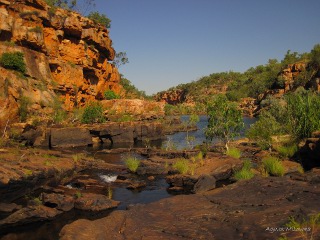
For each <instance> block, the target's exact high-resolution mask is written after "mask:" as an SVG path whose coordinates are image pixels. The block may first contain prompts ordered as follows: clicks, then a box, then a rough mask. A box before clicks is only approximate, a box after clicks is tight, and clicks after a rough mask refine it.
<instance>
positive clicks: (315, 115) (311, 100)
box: [287, 90, 320, 139]
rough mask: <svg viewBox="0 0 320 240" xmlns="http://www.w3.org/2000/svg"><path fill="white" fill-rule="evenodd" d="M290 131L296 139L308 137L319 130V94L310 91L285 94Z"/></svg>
mask: <svg viewBox="0 0 320 240" xmlns="http://www.w3.org/2000/svg"><path fill="white" fill-rule="evenodd" d="M287 108H288V123H289V126H290V132H291V134H292V135H293V136H295V137H296V138H297V139H302V138H305V137H310V136H311V133H312V132H314V131H316V130H320V114H319V109H320V96H319V95H317V94H314V93H312V92H310V91H304V90H302V91H301V92H296V93H293V94H289V95H288V96H287Z"/></svg>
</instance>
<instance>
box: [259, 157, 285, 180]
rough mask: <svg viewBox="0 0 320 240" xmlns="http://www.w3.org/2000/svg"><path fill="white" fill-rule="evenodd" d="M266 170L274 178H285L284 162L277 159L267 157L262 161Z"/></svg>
mask: <svg viewBox="0 0 320 240" xmlns="http://www.w3.org/2000/svg"><path fill="white" fill-rule="evenodd" d="M262 164H263V166H264V168H265V170H266V171H267V172H268V173H269V174H270V175H272V176H283V175H284V173H285V169H284V166H283V165H282V162H281V161H280V160H279V159H278V158H275V157H266V158H264V159H263V160H262Z"/></svg>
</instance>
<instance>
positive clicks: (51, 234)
mask: <svg viewBox="0 0 320 240" xmlns="http://www.w3.org/2000/svg"><path fill="white" fill-rule="evenodd" d="M187 120H188V116H182V121H187ZM254 121H255V119H253V118H244V122H245V126H246V127H248V126H249V125H250V124H252V123H253V122H254ZM206 125H207V117H206V116H200V121H199V122H198V124H197V127H198V130H197V131H193V132H188V133H186V132H180V133H176V134H173V135H171V136H167V139H166V140H164V141H162V142H161V141H156V142H152V143H151V145H152V146H155V147H157V148H160V147H165V146H166V145H167V144H168V143H170V144H171V143H172V142H173V143H174V144H175V146H176V148H177V149H183V148H185V147H188V144H187V141H186V137H187V134H188V136H193V137H194V142H193V144H194V145H197V144H201V143H203V142H204V141H205V136H204V129H205V127H206ZM242 135H243V134H242ZM136 146H137V147H141V146H143V143H138V145H136ZM109 147H110V146H108V145H106V146H98V147H95V148H87V149H80V150H79V149H78V150H75V152H78V151H88V152H90V153H91V154H93V155H94V157H95V158H97V159H101V160H103V161H106V162H107V163H111V164H115V165H119V166H123V165H124V158H125V156H126V154H110V153H97V151H99V150H102V149H105V148H109ZM113 147H132V146H125V145H119V146H113ZM133 147H135V146H133ZM137 157H139V158H141V157H140V156H137ZM122 174H127V173H126V171H123V172H121V171H119V172H110V171H107V170H104V169H87V170H84V171H83V172H80V173H78V174H77V175H76V176H74V178H73V180H72V181H70V182H68V183H67V184H66V186H67V187H68V188H78V189H79V191H86V190H84V189H81V187H79V186H77V184H75V182H76V181H77V179H81V178H89V179H94V180H96V181H98V182H99V185H102V186H107V187H108V188H109V189H111V190H112V199H113V200H116V201H120V202H121V203H120V205H119V206H118V207H117V208H115V209H112V210H106V211H100V212H90V211H80V210H75V209H73V210H71V211H68V212H64V213H62V214H60V215H58V216H57V217H56V218H55V219H54V220H52V221H43V222H37V223H32V224H27V225H24V226H22V227H14V228H10V229H2V230H1V228H0V239H10V240H11V239H28V240H39V239H45V240H54V239H59V232H60V230H61V229H62V227H63V226H65V225H66V224H69V223H71V222H73V221H75V220H77V219H90V220H94V219H99V218H102V217H105V216H107V215H108V214H110V213H111V212H112V211H114V210H124V209H126V208H127V207H128V206H130V205H131V204H145V203H150V202H154V201H158V200H160V199H163V198H168V197H170V196H172V194H171V193H169V192H168V191H167V188H168V187H169V186H168V184H167V183H166V181H165V178H164V176H157V177H156V178H155V179H154V180H148V179H147V178H146V177H139V176H137V175H130V176H129V178H130V179H132V180H137V181H145V182H146V186H145V187H143V188H141V189H138V190H137V189H136V190H129V189H127V188H126V186H124V185H123V184H121V183H117V182H113V181H111V182H110V179H113V180H114V179H115V178H117V176H119V175H120V176H121V175H122ZM104 189H105V188H104ZM40 192H41V190H40ZM40 192H36V193H33V195H32V196H33V197H37V196H39V194H40ZM91 192H94V193H98V194H104V195H106V194H107V193H106V192H105V190H103V191H101V188H100V189H99V188H97V189H93V190H92V189H91ZM17 203H18V204H22V205H25V204H26V203H25V202H24V200H23V199H22V200H21V199H20V200H18V202H17ZM0 217H1V218H3V217H4V216H0Z"/></svg>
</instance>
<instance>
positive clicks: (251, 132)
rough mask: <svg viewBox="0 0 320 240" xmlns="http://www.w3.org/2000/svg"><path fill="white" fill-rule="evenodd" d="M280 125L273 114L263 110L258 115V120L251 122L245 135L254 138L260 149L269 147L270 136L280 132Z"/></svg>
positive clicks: (270, 142)
mask: <svg viewBox="0 0 320 240" xmlns="http://www.w3.org/2000/svg"><path fill="white" fill-rule="evenodd" d="M280 129H281V125H280V124H279V123H278V122H277V120H276V119H275V118H274V116H273V115H271V114H270V113H269V112H264V113H263V114H261V115H260V116H259V120H258V121H257V122H255V123H254V124H252V125H251V126H250V128H249V129H248V130H247V132H246V135H247V137H248V138H250V139H251V140H255V141H256V142H257V144H258V146H259V147H261V148H262V149H265V150H266V149H269V148H270V147H271V144H272V138H271V137H272V136H273V135H275V134H279V133H281V131H280Z"/></svg>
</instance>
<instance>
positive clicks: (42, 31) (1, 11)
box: [0, 0, 121, 119]
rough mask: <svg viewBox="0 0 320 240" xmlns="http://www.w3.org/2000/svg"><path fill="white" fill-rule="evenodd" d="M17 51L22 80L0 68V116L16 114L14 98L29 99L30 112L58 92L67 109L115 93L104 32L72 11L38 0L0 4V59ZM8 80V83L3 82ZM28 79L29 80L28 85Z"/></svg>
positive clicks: (116, 76) (114, 73)
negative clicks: (24, 69)
mask: <svg viewBox="0 0 320 240" xmlns="http://www.w3.org/2000/svg"><path fill="white" fill-rule="evenodd" d="M4 52H22V53H23V54H24V61H25V63H26V66H27V72H26V77H25V79H22V78H21V76H19V74H18V76H15V75H17V74H14V72H13V71H8V70H7V69H3V68H1V67H0V71H1V74H0V92H1V93H5V94H1V95H0V100H1V101H0V109H1V111H0V114H1V116H0V117H1V119H3V118H2V115H3V116H4V118H10V119H12V117H13V116H16V114H17V109H18V106H19V102H18V100H19V99H21V97H22V96H27V97H29V98H30V101H31V103H32V104H33V105H34V106H31V107H30V108H32V109H33V110H40V109H42V108H44V107H47V105H48V103H51V104H52V102H53V98H54V97H56V94H55V93H60V94H61V95H62V96H63V98H62V99H60V100H62V101H63V102H64V104H65V108H66V109H67V110H71V109H73V107H74V106H79V105H84V103H85V102H87V101H90V100H95V99H102V98H103V92H104V91H105V90H109V89H111V90H113V91H115V92H116V93H119V92H120V91H121V85H120V84H119V81H120V77H119V73H118V70H117V69H116V67H115V66H114V65H113V64H111V63H110V62H109V61H112V60H113V59H114V56H115V51H114V49H113V48H112V41H111V39H110V38H109V32H108V30H107V29H106V28H105V27H103V26H101V25H96V24H95V23H94V22H93V21H91V20H89V19H88V18H85V17H82V16H81V15H79V14H78V13H75V12H69V11H66V10H63V9H50V7H49V6H48V5H47V4H46V2H45V1H43V0H19V1H0V55H1V54H2V53H4ZM7 81H9V83H8V82H7ZM30 81H31V82H30Z"/></svg>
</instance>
